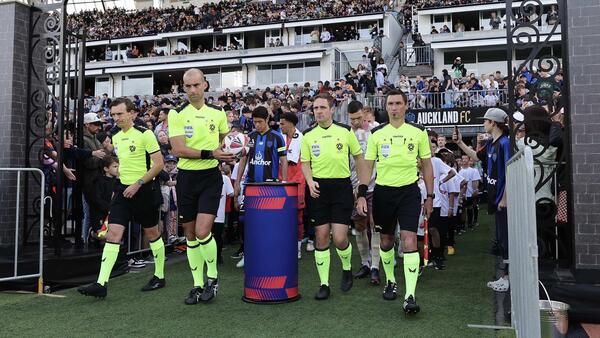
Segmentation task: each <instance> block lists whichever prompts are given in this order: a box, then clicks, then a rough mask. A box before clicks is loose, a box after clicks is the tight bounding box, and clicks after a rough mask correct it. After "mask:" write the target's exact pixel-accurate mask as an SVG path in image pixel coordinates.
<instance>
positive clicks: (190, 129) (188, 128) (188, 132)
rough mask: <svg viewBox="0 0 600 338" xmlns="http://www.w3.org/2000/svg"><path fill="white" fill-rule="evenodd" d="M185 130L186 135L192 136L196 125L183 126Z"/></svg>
mask: <svg viewBox="0 0 600 338" xmlns="http://www.w3.org/2000/svg"><path fill="white" fill-rule="evenodd" d="M183 130H184V131H185V137H187V138H192V136H194V127H192V126H185V127H183Z"/></svg>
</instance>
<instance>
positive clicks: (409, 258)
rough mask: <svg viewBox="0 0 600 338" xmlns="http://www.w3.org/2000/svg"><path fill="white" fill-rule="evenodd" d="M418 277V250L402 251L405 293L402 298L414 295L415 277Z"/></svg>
mask: <svg viewBox="0 0 600 338" xmlns="http://www.w3.org/2000/svg"><path fill="white" fill-rule="evenodd" d="M418 278H419V252H418V251H411V252H405V253H404V281H405V286H406V294H405V295H404V299H406V298H408V297H409V296H413V297H414V296H415V289H416V288H417V279H418Z"/></svg>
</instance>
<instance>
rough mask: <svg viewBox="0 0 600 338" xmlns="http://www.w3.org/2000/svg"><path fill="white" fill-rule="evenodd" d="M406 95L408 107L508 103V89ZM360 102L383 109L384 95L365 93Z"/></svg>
mask: <svg viewBox="0 0 600 338" xmlns="http://www.w3.org/2000/svg"><path fill="white" fill-rule="evenodd" d="M407 96H408V108H410V109H441V108H469V107H470V108H473V107H497V106H502V105H505V104H507V103H508V101H507V100H508V89H490V90H468V91H456V90H452V91H447V92H442V93H440V92H434V93H420V92H410V93H407ZM362 103H363V104H364V105H366V106H370V107H372V108H375V109H383V108H385V96H382V95H367V96H365V98H364V99H363V101H362Z"/></svg>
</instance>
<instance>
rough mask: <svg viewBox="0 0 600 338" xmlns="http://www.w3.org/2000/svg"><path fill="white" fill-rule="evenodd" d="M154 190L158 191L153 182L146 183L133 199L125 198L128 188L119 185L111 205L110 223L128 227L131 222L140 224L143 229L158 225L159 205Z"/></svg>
mask: <svg viewBox="0 0 600 338" xmlns="http://www.w3.org/2000/svg"><path fill="white" fill-rule="evenodd" d="M134 184H137V183H134ZM153 188H154V189H157V187H156V186H154V185H153V182H150V183H146V184H144V185H142V186H141V187H140V189H139V190H138V191H137V193H136V194H135V195H134V196H133V197H132V198H125V196H123V192H124V191H125V189H127V186H126V185H124V184H121V183H118V184H117V185H116V187H115V191H114V194H115V195H114V197H113V199H112V201H111V203H110V210H109V214H108V223H109V224H119V225H122V226H124V227H127V226H128V225H129V222H130V221H131V222H135V223H139V224H140V225H141V226H142V227H143V228H151V227H153V226H155V225H157V224H158V213H159V205H158V204H157V203H156V200H155V198H156V196H157V194H156V193H155V192H154V191H152V189H153Z"/></svg>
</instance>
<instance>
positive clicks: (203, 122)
mask: <svg viewBox="0 0 600 338" xmlns="http://www.w3.org/2000/svg"><path fill="white" fill-rule="evenodd" d="M207 86H208V84H207V82H206V80H205V79H204V73H202V71H201V70H199V69H196V68H192V69H189V70H187V71H186V72H185V73H184V74H183V89H184V91H185V92H186V94H187V95H188V101H189V102H187V103H185V104H184V105H182V106H181V107H180V108H179V109H176V110H171V112H169V139H170V141H171V146H172V147H173V154H174V155H175V156H177V157H179V162H178V163H177V168H178V169H179V173H178V176H177V186H176V192H177V209H178V212H179V221H181V222H182V223H183V229H184V232H185V237H186V239H187V246H188V248H187V250H186V252H187V257H188V261H189V264H190V269H191V271H192V277H193V279H194V287H193V288H192V290H191V291H190V293H189V295H188V297H187V298H186V299H185V304H188V305H192V304H197V303H198V302H200V301H204V302H206V301H209V300H211V299H213V298H214V297H215V296H216V294H217V291H218V288H219V280H218V273H217V243H216V241H215V239H214V237H213V236H212V233H211V231H212V226H213V223H214V220H215V217H216V215H217V210H218V209H219V201H220V199H221V190H222V187H223V177H222V175H221V172H220V171H219V169H218V165H219V161H225V162H231V161H233V155H232V154H228V153H225V152H223V151H222V150H220V145H221V141H222V140H223V138H224V137H225V135H227V133H228V132H229V127H228V125H227V116H226V115H225V112H224V111H223V110H222V109H221V108H220V107H218V106H213V105H210V104H207V103H205V102H204V91H205V90H206V88H207ZM204 263H206V265H207V269H206V276H207V280H206V287H204V276H203V270H204Z"/></svg>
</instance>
